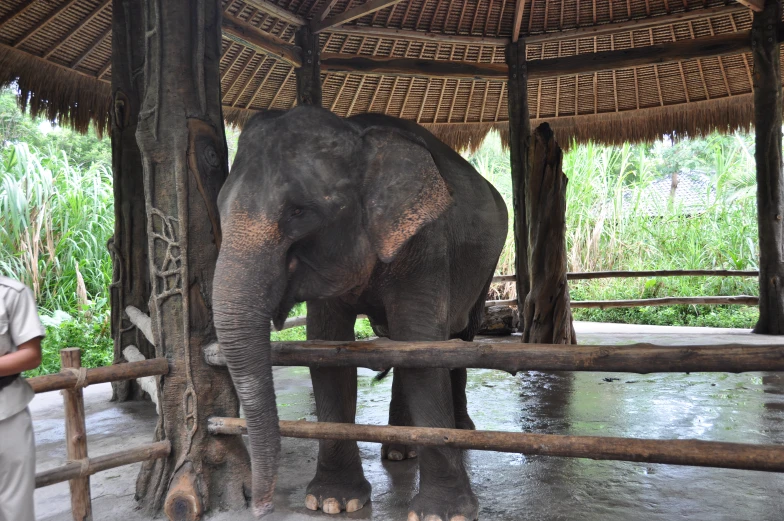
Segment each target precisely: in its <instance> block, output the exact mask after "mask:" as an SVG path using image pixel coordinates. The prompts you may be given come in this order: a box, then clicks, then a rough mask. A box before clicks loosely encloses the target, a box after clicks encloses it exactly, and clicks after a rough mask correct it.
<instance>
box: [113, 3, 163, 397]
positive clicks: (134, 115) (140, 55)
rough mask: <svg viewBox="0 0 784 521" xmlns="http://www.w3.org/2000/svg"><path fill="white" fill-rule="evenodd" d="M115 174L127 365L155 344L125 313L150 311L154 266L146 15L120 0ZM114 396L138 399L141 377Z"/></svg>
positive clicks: (117, 283)
mask: <svg viewBox="0 0 784 521" xmlns="http://www.w3.org/2000/svg"><path fill="white" fill-rule="evenodd" d="M112 13H113V18H112V97H113V98H114V104H113V107H112V112H111V121H112V177H113V184H114V236H113V237H112V238H111V239H110V240H109V244H108V245H107V246H108V248H109V252H110V253H111V256H112V286H111V292H110V293H111V295H110V299H111V310H112V312H111V313H112V314H111V323H112V337H113V338H114V361H113V363H115V364H122V363H125V358H124V357H123V350H124V349H125V348H126V347H128V346H129V345H135V346H136V347H137V348H138V349H139V351H140V352H141V353H142V354H143V355H144V356H145V358H153V357H155V347H154V346H153V345H152V344H150V343H149V342H148V341H147V339H146V338H145V337H144V335H143V334H141V333H140V332H139V331H138V329H136V328H135V327H134V326H133V325H132V324H131V323H130V322H129V321H128V318H127V317H126V315H125V308H126V307H127V306H134V307H136V308H138V309H140V310H142V311H143V312H144V313H148V314H149V308H148V302H149V300H150V269H149V265H148V260H147V211H146V210H145V204H144V172H143V169H142V158H141V152H139V145H138V144H137V143H136V123H137V121H138V119H139V106H140V104H141V98H142V87H143V85H142V82H143V80H144V78H143V77H142V75H141V74H139V73H140V72H141V70H142V66H143V65H144V27H143V23H144V17H143V10H142V6H141V3H139V2H137V1H131V0H114V1H113V4H112ZM112 390H113V392H112V399H114V400H119V401H125V400H132V399H138V398H141V396H142V390H141V389H140V388H139V386H138V384H137V383H136V381H135V380H129V381H125V382H113V383H112Z"/></svg>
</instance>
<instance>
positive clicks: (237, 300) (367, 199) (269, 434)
mask: <svg viewBox="0 0 784 521" xmlns="http://www.w3.org/2000/svg"><path fill="white" fill-rule="evenodd" d="M451 201H452V199H451V196H450V194H449V190H448V188H447V186H446V183H445V182H444V179H443V178H442V177H441V175H440V173H439V171H438V168H437V167H436V165H435V162H434V160H433V157H432V156H431V154H430V152H429V151H428V149H427V148H426V146H425V145H424V143H423V142H422V141H421V139H420V138H418V137H416V136H414V135H413V134H409V133H407V132H405V131H402V130H399V129H394V128H391V127H387V126H364V127H363V126H362V125H359V124H356V123H353V122H351V121H350V120H343V119H340V118H338V117H337V116H335V115H333V114H332V113H330V112H329V111H326V110H323V109H320V108H315V107H297V108H294V109H292V110H290V111H288V112H268V113H264V114H259V115H257V116H254V117H253V118H252V119H251V120H250V121H249V122H248V123H247V125H246V126H245V129H244V130H243V132H242V135H241V136H240V140H239V147H238V151H237V156H236V159H235V162H234V165H233V168H232V171H231V174H230V176H229V178H228V180H227V182H226V184H225V185H224V187H223V189H222V190H221V193H220V196H219V199H218V205H219V209H220V216H221V226H222V230H223V242H222V245H221V250H220V255H219V257H218V263H217V267H216V271H215V280H214V297H213V308H214V314H215V317H214V318H215V326H216V329H217V333H218V340H219V342H220V345H221V349H222V351H223V353H224V356H225V358H226V362H227V365H228V368H229V371H230V373H231V376H232V379H233V381H234V385H235V388H236V390H237V393H238V395H239V397H240V400H241V402H242V405H243V408H244V410H245V415H246V418H247V424H248V435H249V438H250V455H251V466H252V472H253V509H254V512H255V514H256V515H257V516H262V515H264V514H266V513H269V512H271V511H272V509H273V507H272V500H273V493H274V488H275V480H276V474H277V468H278V463H279V456H280V432H279V430H278V416H277V410H276V405H275V392H274V388H273V381H272V368H271V353H270V320H272V321H273V322H274V323H275V325H276V327H280V326H281V325H282V323H283V321H284V320H285V318H286V316H287V315H288V312H289V311H290V310H291V308H292V307H293V305H294V304H295V303H297V302H302V301H305V300H309V299H318V298H329V297H336V296H340V295H345V294H347V293H350V292H352V291H360V290H361V288H362V287H363V286H364V285H365V284H366V283H367V281H368V279H369V278H370V275H371V272H372V271H373V269H374V266H375V265H376V264H377V263H378V262H379V261H380V262H383V263H389V262H391V261H392V260H393V259H394V258H395V257H396V255H398V253H399V252H400V251H401V249H402V248H403V247H404V245H405V243H406V242H407V241H408V239H409V238H411V237H412V236H413V235H414V234H416V233H417V231H418V230H420V229H421V228H422V227H423V226H425V225H427V224H428V223H431V222H432V221H434V220H435V219H436V218H438V216H439V215H441V214H442V213H443V212H444V211H445V210H446V208H447V207H448V206H449V205H450V204H451Z"/></svg>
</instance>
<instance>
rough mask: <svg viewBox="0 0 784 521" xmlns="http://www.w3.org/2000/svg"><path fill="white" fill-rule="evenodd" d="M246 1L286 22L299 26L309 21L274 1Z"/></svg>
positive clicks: (245, 0)
mask: <svg viewBox="0 0 784 521" xmlns="http://www.w3.org/2000/svg"><path fill="white" fill-rule="evenodd" d="M244 2H245V3H246V4H248V5H249V6H251V7H255V8H256V9H258V10H259V11H261V12H263V13H267V14H268V15H270V16H274V17H275V18H278V19H280V20H283V21H284V22H287V23H290V24H292V25H297V26H299V25H306V24H307V23H308V21H307V20H305V19H304V18H303V17H301V16H300V15H298V14H296V13H292V12H291V11H289V10H288V9H285V8H283V7H280V6H279V5H276V4H273V3H272V2H268V1H267V0H244ZM224 14H225V13H224Z"/></svg>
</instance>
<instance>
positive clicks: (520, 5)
mask: <svg viewBox="0 0 784 521" xmlns="http://www.w3.org/2000/svg"><path fill="white" fill-rule="evenodd" d="M524 10H525V0H517V3H516V4H515V14H514V26H513V27H512V41H513V42H516V41H517V40H518V39H519V38H520V26H521V25H522V24H523V11H524Z"/></svg>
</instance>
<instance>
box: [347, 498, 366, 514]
mask: <svg viewBox="0 0 784 521" xmlns="http://www.w3.org/2000/svg"><path fill="white" fill-rule="evenodd" d="M363 506H365V505H364V504H362V503H360V502H359V500H358V499H352V500H351V501H349V502H348V503H346V512H356V511H357V510H359V509H360V508H362V507H363Z"/></svg>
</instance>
